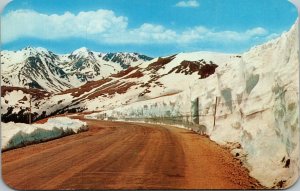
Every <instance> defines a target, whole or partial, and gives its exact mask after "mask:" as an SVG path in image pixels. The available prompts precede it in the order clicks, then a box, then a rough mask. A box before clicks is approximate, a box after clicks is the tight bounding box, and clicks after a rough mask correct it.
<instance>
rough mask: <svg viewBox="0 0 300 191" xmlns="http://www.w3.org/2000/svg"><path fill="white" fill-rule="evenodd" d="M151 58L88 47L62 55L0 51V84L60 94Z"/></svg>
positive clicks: (32, 50) (43, 51)
mask: <svg viewBox="0 0 300 191" xmlns="http://www.w3.org/2000/svg"><path fill="white" fill-rule="evenodd" d="M151 59H152V58H151V57H148V56H146V55H140V54H138V53H100V52H93V51H90V50H88V49H87V48H80V49H78V50H75V51H73V52H72V53H70V54H65V55H59V54H55V53H53V52H51V51H49V50H47V49H44V48H32V47H26V48H24V49H22V50H20V51H1V70H2V71H1V82H2V85H5V86H14V87H30V88H37V89H42V90H46V91H49V92H59V91H62V90H66V89H69V88H73V87H78V86H80V85H83V84H85V83H86V82H88V81H92V80H94V81H95V80H99V79H103V78H106V77H108V76H109V75H111V74H114V73H117V72H119V71H121V70H123V69H127V68H128V67H129V66H136V65H138V64H140V63H142V62H144V61H149V60H151Z"/></svg>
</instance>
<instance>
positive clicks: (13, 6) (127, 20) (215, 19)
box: [1, 0, 298, 56]
mask: <svg viewBox="0 0 300 191" xmlns="http://www.w3.org/2000/svg"><path fill="white" fill-rule="evenodd" d="M297 16H298V13H297V8H296V7H295V6H294V5H292V4H291V3H290V2H288V1H286V0H72V1H67V0H65V1H62V0H14V1H12V2H11V3H10V4H9V5H8V6H7V7H6V8H5V9H4V12H3V13H2V17H1V22H2V27H1V38H2V49H6V50H19V49H22V48H24V47H26V46H34V47H44V48H47V49H50V50H52V51H54V52H56V53H67V52H71V51H73V50H75V49H77V48H80V47H83V46H85V47H87V48H89V49H91V50H94V51H101V52H118V51H126V52H139V53H144V54H147V55H150V56H162V55H169V54H173V53H178V52H190V51H201V50H205V51H217V52H235V53H240V52H243V51H246V50H248V49H249V48H251V47H252V46H253V45H256V44H261V43H263V42H265V41H267V40H270V39H272V38H276V37H278V36H279V35H280V34H281V33H282V32H284V31H287V30H289V28H290V27H291V26H292V25H293V24H294V22H295V20H296V18H297Z"/></svg>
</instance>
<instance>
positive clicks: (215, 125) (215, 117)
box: [214, 97, 218, 128]
mask: <svg viewBox="0 0 300 191" xmlns="http://www.w3.org/2000/svg"><path fill="white" fill-rule="evenodd" d="M217 104H218V97H216V103H215V113H214V128H215V126H216V113H217Z"/></svg>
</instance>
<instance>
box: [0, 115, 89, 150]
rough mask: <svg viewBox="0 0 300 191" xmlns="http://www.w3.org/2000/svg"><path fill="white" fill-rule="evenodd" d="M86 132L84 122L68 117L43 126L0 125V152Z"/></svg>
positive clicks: (53, 119)
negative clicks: (0, 138)
mask: <svg viewBox="0 0 300 191" xmlns="http://www.w3.org/2000/svg"><path fill="white" fill-rule="evenodd" d="M86 130H88V126H87V124H86V123H85V122H82V121H80V120H78V119H70V118H68V117H56V118H50V119H48V121H47V122H46V123H44V124H31V125H29V124H24V123H14V122H9V123H1V135H2V150H9V149H13V148H18V147H22V146H26V145H29V144H33V143H39V142H44V141H48V140H51V139H55V138H59V137H63V136H66V135H71V134H75V133H79V132H82V131H86Z"/></svg>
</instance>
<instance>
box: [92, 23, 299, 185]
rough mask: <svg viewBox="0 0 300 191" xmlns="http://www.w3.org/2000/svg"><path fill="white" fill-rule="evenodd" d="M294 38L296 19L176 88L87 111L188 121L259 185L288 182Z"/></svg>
mask: <svg viewBox="0 0 300 191" xmlns="http://www.w3.org/2000/svg"><path fill="white" fill-rule="evenodd" d="M298 42H299V40H298V22H297V23H296V24H295V25H294V26H293V27H292V29H291V30H290V31H289V32H287V33H284V34H282V36H281V37H280V38H278V39H275V40H272V41H270V42H268V43H266V44H263V45H261V46H257V47H254V48H252V49H251V50H250V51H248V52H246V53H244V54H243V55H242V56H241V59H240V61H239V62H228V63H224V64H222V65H220V66H219V67H218V68H217V69H216V73H215V74H214V75H211V76H210V77H208V78H206V79H202V80H198V81H197V82H196V83H195V84H194V86H192V87H190V88H188V87H187V90H186V91H184V92H182V93H180V94H177V95H172V96H166V97H160V98H157V99H152V100H147V101H141V102H136V103H133V104H130V105H126V106H123V107H120V108H116V109H113V110H108V111H105V112H102V113H97V114H91V115H89V116H87V117H89V118H98V119H113V120H114V119H124V120H130V121H145V122H160V123H165V124H176V125H183V126H185V127H187V128H191V127H192V129H194V130H195V131H197V132H200V133H205V134H207V135H209V136H210V138H211V139H212V140H214V141H216V142H217V143H219V144H221V145H225V146H228V147H229V148H230V149H231V151H232V153H233V154H234V155H235V156H237V157H239V158H240V159H241V160H242V161H243V162H244V165H245V166H246V167H247V168H248V169H249V171H250V175H251V176H253V177H254V178H256V179H257V180H259V181H260V182H261V184H263V185H264V186H266V187H269V188H272V187H273V188H280V187H288V186H291V185H292V184H293V183H294V182H296V180H297V178H298V176H299V117H298V116H299V112H298V111H299V104H298V99H299V84H298V82H299V74H298V73H299V44H298ZM226 62H227V61H226ZM216 98H217V100H218V102H217V110H216V124H215V126H214V113H215V106H216Z"/></svg>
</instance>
